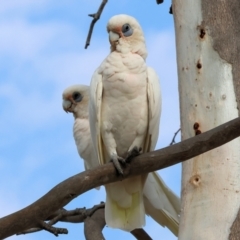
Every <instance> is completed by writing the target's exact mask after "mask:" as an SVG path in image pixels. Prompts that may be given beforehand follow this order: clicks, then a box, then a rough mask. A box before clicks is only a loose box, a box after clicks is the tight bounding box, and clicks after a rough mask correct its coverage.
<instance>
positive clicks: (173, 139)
mask: <svg viewBox="0 0 240 240" xmlns="http://www.w3.org/2000/svg"><path fill="white" fill-rule="evenodd" d="M180 131H181V128H179V129H178V130H177V131H176V132H175V133H174V135H173V138H172V141H171V143H170V144H169V146H171V145H173V144H174V143H176V142H175V138H176V136H177V134H178V133H179V132H180Z"/></svg>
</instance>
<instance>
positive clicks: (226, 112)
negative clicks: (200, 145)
mask: <svg viewBox="0 0 240 240" xmlns="http://www.w3.org/2000/svg"><path fill="white" fill-rule="evenodd" d="M201 8H202V5H201V0H173V13H174V21H175V32H176V45H177V64H178V78H179V94H180V111H181V130H182V140H184V139H187V138H189V137H192V136H194V135H196V134H199V133H201V132H205V131H207V130H210V129H212V128H214V127H216V126H218V125H220V124H222V123H225V122H226V121H229V120H231V119H233V118H236V117H238V109H237V102H236V96H235V92H234V85H233V75H232V65H231V64H229V63H227V62H226V61H224V60H223V59H222V58H220V56H219V54H218V52H217V51H215V50H214V49H213V44H212V38H211V37H210V35H208V33H209V32H208V29H204V27H203V23H204V22H203V21H204V19H202V9H201ZM216 17H218V18H221V16H216ZM210 34H211V33H210ZM229 37H231V36H229ZM194 124H195V125H194ZM194 128H195V129H194ZM239 192H240V139H239V138H237V139H236V140H234V141H232V142H230V143H228V144H226V145H224V146H222V147H219V148H217V149H214V150H212V151H210V152H207V153H205V154H202V155H200V156H198V157H196V158H194V159H192V160H190V161H187V162H185V163H183V164H182V195H181V198H182V203H181V218H180V230H179V239H180V240H209V239H213V240H215V239H217V240H221V239H224V240H226V239H228V236H229V233H230V228H231V226H232V224H233V221H234V220H235V218H236V216H237V213H238V210H239V206H240V194H239Z"/></svg>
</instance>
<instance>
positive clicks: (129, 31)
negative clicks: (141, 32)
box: [122, 23, 133, 37]
mask: <svg viewBox="0 0 240 240" xmlns="http://www.w3.org/2000/svg"><path fill="white" fill-rule="evenodd" d="M122 33H123V35H124V36H125V37H130V36H131V35H132V34H133V29H132V27H131V26H130V24H128V23H125V24H124V25H123V26H122Z"/></svg>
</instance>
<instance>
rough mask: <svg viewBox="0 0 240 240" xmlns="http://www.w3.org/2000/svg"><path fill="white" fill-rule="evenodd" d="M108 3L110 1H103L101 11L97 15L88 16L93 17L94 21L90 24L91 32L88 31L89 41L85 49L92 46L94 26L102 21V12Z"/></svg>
mask: <svg viewBox="0 0 240 240" xmlns="http://www.w3.org/2000/svg"><path fill="white" fill-rule="evenodd" d="M107 1H108V0H102V3H101V5H100V7H99V9H98V11H97V12H96V13H93V14H88V16H89V17H92V18H93V20H92V22H91V24H90V28H89V31H88V36H87V40H86V44H85V49H87V47H88V46H89V45H90V41H91V37H92V32H93V28H94V25H95V23H96V22H97V21H98V20H99V19H100V17H101V14H102V11H103V9H104V7H105V5H106V3H107Z"/></svg>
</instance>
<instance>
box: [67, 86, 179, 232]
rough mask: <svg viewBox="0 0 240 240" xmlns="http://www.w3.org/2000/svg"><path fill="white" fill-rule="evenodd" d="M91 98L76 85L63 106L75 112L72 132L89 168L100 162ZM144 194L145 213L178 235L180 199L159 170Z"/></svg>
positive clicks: (147, 182)
mask: <svg viewBox="0 0 240 240" xmlns="http://www.w3.org/2000/svg"><path fill="white" fill-rule="evenodd" d="M88 101H89V87H88V86H85V85H73V86H70V87H68V88H67V89H65V90H64V92H63V102H62V105H63V109H64V110H65V111H66V112H71V113H73V115H74V125H73V135H74V139H75V143H76V146H77V149H78V153H79V155H80V156H81V157H82V159H83V160H84V166H85V169H86V170H87V169H91V168H93V167H96V166H98V165H99V162H98V160H97V155H96V154H95V151H94V148H93V144H92V140H91V135H90V127H89V119H88ZM143 196H144V198H143V202H144V207H145V211H146V214H147V215H150V216H151V217H152V218H153V219H154V220H155V221H156V222H158V223H159V224H160V225H162V226H163V227H164V226H166V227H168V228H169V229H170V230H171V232H172V233H173V234H175V235H176V236H177V234H178V225H179V217H178V214H179V213H180V199H179V197H177V196H176V195H175V194H174V193H173V192H172V191H171V190H170V189H169V188H168V187H167V186H166V184H165V183H164V182H163V180H162V178H161V177H160V176H159V175H158V174H157V173H156V172H152V173H149V174H148V177H147V180H146V183H145V185H144V189H143Z"/></svg>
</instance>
